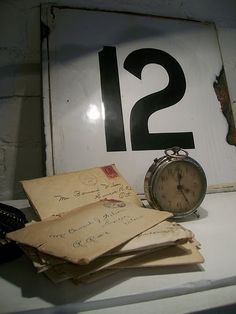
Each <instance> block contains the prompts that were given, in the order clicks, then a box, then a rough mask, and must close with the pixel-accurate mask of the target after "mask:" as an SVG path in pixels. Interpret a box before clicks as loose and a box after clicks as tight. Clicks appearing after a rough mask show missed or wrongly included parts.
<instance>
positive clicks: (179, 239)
mask: <svg viewBox="0 0 236 314" xmlns="http://www.w3.org/2000/svg"><path fill="white" fill-rule="evenodd" d="M193 236H194V235H193V233H192V232H191V231H190V230H187V229H185V228H183V227H182V226H181V225H180V224H177V223H175V222H169V221H166V220H165V221H163V222H161V223H159V224H158V225H155V226H153V227H152V228H150V229H148V230H146V231H144V232H142V233H140V234H139V235H138V236H136V237H135V238H133V239H131V240H130V241H128V242H127V243H125V244H122V245H121V246H119V247H118V248H115V249H114V250H112V251H110V252H107V253H106V255H108V254H110V255H111V254H113V255H115V254H121V253H127V252H135V251H140V250H147V249H153V248H157V247H162V246H169V245H174V244H178V243H179V244H181V243H185V242H187V241H188V240H190V239H192V238H193Z"/></svg>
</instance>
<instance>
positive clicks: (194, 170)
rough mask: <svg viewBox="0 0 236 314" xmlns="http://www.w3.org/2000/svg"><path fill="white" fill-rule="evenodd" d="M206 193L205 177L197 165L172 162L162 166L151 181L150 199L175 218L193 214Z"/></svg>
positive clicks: (187, 162) (180, 161)
mask: <svg viewBox="0 0 236 314" xmlns="http://www.w3.org/2000/svg"><path fill="white" fill-rule="evenodd" d="M205 193H206V177H205V174H204V172H203V170H202V168H201V167H200V165H198V164H197V163H195V162H194V161H191V162H190V161H189V160H186V159H185V160H173V161H171V162H168V163H167V164H163V165H162V166H161V167H160V168H159V169H158V171H157V172H156V176H155V177H154V178H153V181H152V198H153V199H155V202H156V203H157V204H158V206H159V207H160V209H162V210H166V211H170V212H172V213H173V214H174V215H175V216H184V215H186V214H189V213H191V212H193V211H194V210H195V209H196V208H197V207H198V206H199V205H200V203H201V202H202V200H203V198H204V196H205Z"/></svg>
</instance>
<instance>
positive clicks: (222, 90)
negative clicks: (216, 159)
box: [213, 67, 236, 145]
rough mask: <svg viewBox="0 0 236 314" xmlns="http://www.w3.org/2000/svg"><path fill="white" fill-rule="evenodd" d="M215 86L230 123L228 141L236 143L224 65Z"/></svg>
mask: <svg viewBox="0 0 236 314" xmlns="http://www.w3.org/2000/svg"><path fill="white" fill-rule="evenodd" d="M213 87H214V90H215V93H216V96H217V99H218V100H219V102H220V105H221V110H222V113H223V115H224V116H225V118H226V120H227V123H228V133H227V135H226V141H227V143H229V144H230V145H236V128H235V122H234V116H233V111H232V107H231V102H230V97H229V92H228V86H227V82H226V77H225V70H224V67H222V69H221V71H220V74H219V76H217V77H216V79H215V82H214V84H213Z"/></svg>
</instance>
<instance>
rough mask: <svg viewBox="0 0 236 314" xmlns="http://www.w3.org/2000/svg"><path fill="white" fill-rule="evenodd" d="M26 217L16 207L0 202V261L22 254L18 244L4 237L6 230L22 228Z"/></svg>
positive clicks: (3, 261) (6, 260)
mask: <svg viewBox="0 0 236 314" xmlns="http://www.w3.org/2000/svg"><path fill="white" fill-rule="evenodd" d="M26 222H27V219H26V217H25V215H24V213H22V211H20V210H19V209H18V208H15V207H13V206H10V205H6V204H3V203H0V263H5V262H8V261H10V260H12V259H15V258H17V257H19V256H21V255H22V254H23V252H22V250H21V249H20V248H19V246H18V245H17V244H16V243H15V242H13V241H9V240H7V239H6V238H5V236H6V234H7V233H8V232H11V231H14V230H17V229H20V228H23V227H24V226H25V224H26Z"/></svg>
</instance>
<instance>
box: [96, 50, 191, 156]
mask: <svg viewBox="0 0 236 314" xmlns="http://www.w3.org/2000/svg"><path fill="white" fill-rule="evenodd" d="M151 63H155V64H160V65H161V66H163V67H164V69H165V70H166V71H167V73H168V75H169V83H168V85H167V86H166V87H165V88H164V89H163V90H161V91H158V92H155V93H153V94H150V95H148V96H145V97H143V98H141V99H140V100H139V101H137V102H136V103H135V105H134V106H133V108H132V110H131V114H130V132H131V145H132V150H158V149H166V148H169V147H172V146H180V147H182V148H194V139H193V133H192V132H180V133H176V132H175V133H149V131H148V119H149V117H150V116H151V115H152V114H153V113H154V112H156V111H158V110H161V109H164V108H167V107H170V106H173V105H175V104H176V103H177V102H179V101H180V100H181V99H182V97H183V96H184V93H185V89H186V80H185V76H184V72H183V70H182V68H181V66H180V64H179V63H178V62H177V61H176V60H175V59H174V58H173V57H172V56H171V55H169V54H168V53H166V52H164V51H162V50H159V49H152V48H145V49H138V50H135V51H133V52H132V53H130V54H129V55H128V56H127V58H126V59H125V62H124V68H125V69H126V70H127V71H128V72H130V73H131V74H132V75H134V76H135V77H137V78H138V79H141V73H142V70H143V68H144V67H145V66H146V65H148V64H151ZM99 64H100V76H101V89H102V99H103V103H104V108H105V135H106V144H107V151H108V152H112V151H124V150H126V142H125V133H124V122H123V114H122V105H121V96H120V84H119V75H118V65H117V57H116V48H115V47H104V48H103V50H102V51H101V52H99Z"/></svg>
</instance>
